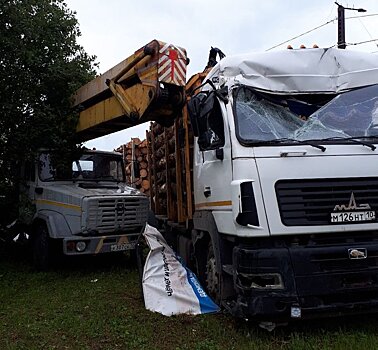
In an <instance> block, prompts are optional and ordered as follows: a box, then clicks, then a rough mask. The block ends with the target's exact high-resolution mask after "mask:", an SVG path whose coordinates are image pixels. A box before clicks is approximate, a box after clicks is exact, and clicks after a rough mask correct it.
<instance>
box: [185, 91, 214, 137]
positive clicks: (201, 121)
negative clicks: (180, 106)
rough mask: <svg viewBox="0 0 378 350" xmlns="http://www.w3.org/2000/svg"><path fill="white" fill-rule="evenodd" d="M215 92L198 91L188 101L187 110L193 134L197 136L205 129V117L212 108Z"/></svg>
mask: <svg viewBox="0 0 378 350" xmlns="http://www.w3.org/2000/svg"><path fill="white" fill-rule="evenodd" d="M214 102H215V94H214V92H213V91H211V92H200V93H198V94H197V95H195V96H194V97H192V98H191V100H190V101H189V102H188V112H189V118H190V122H191V124H192V129H193V134H194V136H196V137H199V136H200V135H201V134H203V133H205V132H206V130H207V118H208V116H209V114H210V112H211V111H212V109H213V108H214Z"/></svg>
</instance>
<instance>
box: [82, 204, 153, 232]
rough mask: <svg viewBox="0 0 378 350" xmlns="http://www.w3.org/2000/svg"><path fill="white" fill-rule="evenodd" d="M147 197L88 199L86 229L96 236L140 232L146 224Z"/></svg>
mask: <svg viewBox="0 0 378 350" xmlns="http://www.w3.org/2000/svg"><path fill="white" fill-rule="evenodd" d="M148 210H149V201H148V198H147V197H128V198H90V199H89V200H88V215H87V218H86V223H85V224H86V229H87V230H88V231H90V232H96V233H98V234H107V233H108V234H112V233H114V232H120V231H125V232H130V233H131V232H134V231H135V232H138V233H139V232H140V230H141V228H142V226H143V225H144V224H145V223H146V222H147V218H148Z"/></svg>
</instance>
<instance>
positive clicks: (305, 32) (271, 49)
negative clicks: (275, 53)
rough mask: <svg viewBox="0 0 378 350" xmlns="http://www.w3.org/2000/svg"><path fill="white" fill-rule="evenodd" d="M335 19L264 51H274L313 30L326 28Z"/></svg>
mask: <svg viewBox="0 0 378 350" xmlns="http://www.w3.org/2000/svg"><path fill="white" fill-rule="evenodd" d="M336 19H337V18H334V19H331V20H329V21H328V22H325V23H323V24H321V25H320V26H317V27H315V28H312V29H310V30H308V31H306V32H304V33H302V34H299V35H297V36H294V37H293V38H290V39H288V40H285V41H283V42H282V43H279V44H277V45H274V46H272V47H270V48H269V49H266V50H265V51H270V50H272V49H275V48H276V47H278V46H281V45H283V44H286V43H288V42H289V41H292V40H295V39H298V38H300V37H301V36H304V35H306V34H308V33H311V32H313V31H315V30H317V29H319V28H322V27H324V26H326V25H327V24H330V23H332V22H334V21H336Z"/></svg>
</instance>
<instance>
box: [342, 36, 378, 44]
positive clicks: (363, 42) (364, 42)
mask: <svg viewBox="0 0 378 350" xmlns="http://www.w3.org/2000/svg"><path fill="white" fill-rule="evenodd" d="M377 40H378V38H377V39H371V40H365V41H360V42H358V43H348V44H347V46H352V45H361V44H367V43H371V42H373V41H377ZM377 46H378V45H377Z"/></svg>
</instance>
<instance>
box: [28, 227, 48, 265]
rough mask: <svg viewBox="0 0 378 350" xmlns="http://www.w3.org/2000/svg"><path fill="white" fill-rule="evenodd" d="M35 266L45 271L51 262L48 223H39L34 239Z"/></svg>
mask: <svg viewBox="0 0 378 350" xmlns="http://www.w3.org/2000/svg"><path fill="white" fill-rule="evenodd" d="M32 247H33V266H34V267H35V268H36V269H37V270H38V271H45V270H47V268H48V267H49V263H50V238H49V233H48V231H47V227H46V225H43V224H41V225H39V226H38V227H37V229H36V232H35V236H34V239H33V246H32Z"/></svg>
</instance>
